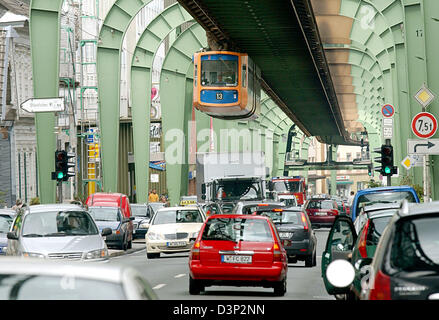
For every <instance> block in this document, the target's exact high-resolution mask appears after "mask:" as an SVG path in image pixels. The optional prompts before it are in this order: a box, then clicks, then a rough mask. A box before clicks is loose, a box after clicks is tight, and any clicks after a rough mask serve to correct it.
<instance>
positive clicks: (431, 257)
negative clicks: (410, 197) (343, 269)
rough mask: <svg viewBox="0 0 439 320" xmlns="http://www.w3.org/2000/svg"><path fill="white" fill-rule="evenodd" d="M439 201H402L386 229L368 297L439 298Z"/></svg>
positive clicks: (364, 296) (367, 293) (374, 266)
mask: <svg viewBox="0 0 439 320" xmlns="http://www.w3.org/2000/svg"><path fill="white" fill-rule="evenodd" d="M438 206H439V201H435V202H430V203H425V204H410V205H409V204H408V203H405V204H403V206H402V208H401V210H399V212H398V214H396V215H394V216H393V218H392V220H391V221H390V222H389V225H388V226H387V228H386V229H385V231H384V233H383V235H382V237H381V239H380V242H379V243H378V247H377V250H376V253H375V256H374V259H373V263H372V265H371V267H372V268H371V270H370V271H371V277H370V280H369V285H368V286H367V289H366V290H365V291H364V293H363V296H362V298H365V299H369V300H436V299H439V294H438V293H439V232H438V230H439V210H438Z"/></svg>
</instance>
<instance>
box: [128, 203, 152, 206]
mask: <svg viewBox="0 0 439 320" xmlns="http://www.w3.org/2000/svg"><path fill="white" fill-rule="evenodd" d="M130 206H131V207H147V206H148V204H146V203H131V204H130Z"/></svg>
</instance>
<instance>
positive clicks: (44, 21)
mask: <svg viewBox="0 0 439 320" xmlns="http://www.w3.org/2000/svg"><path fill="white" fill-rule="evenodd" d="M62 3H63V1H62V0H32V1H31V4H30V19H29V32H30V43H31V56H32V81H33V89H34V98H55V97H58V96H59V92H58V91H59V84H58V83H59V39H60V10H61V6H62ZM54 127H55V114H54V113H52V112H45V113H37V114H35V128H36V134H37V162H38V171H39V172H38V178H39V181H38V185H39V186H40V190H39V191H40V202H41V203H43V204H44V203H55V200H56V183H55V181H53V180H52V177H51V172H52V171H54V169H55V163H54V155H55V150H56V137H55V134H54Z"/></svg>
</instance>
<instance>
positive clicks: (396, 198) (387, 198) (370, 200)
mask: <svg viewBox="0 0 439 320" xmlns="http://www.w3.org/2000/svg"><path fill="white" fill-rule="evenodd" d="M404 199H407V201H408V202H416V200H415V197H414V196H413V193H411V192H409V191H393V192H374V193H369V194H363V195H361V196H360V197H359V198H358V201H357V205H356V212H359V210H360V208H361V207H362V206H363V205H371V204H375V203H401V202H402V201H403V200H404Z"/></svg>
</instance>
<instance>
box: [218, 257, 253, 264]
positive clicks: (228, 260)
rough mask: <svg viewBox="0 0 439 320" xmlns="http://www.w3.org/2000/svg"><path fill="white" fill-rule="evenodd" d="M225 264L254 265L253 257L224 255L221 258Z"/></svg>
mask: <svg viewBox="0 0 439 320" xmlns="http://www.w3.org/2000/svg"><path fill="white" fill-rule="evenodd" d="M221 262H224V263H252V256H238V255H236V256H235V255H224V256H221Z"/></svg>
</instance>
